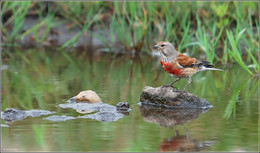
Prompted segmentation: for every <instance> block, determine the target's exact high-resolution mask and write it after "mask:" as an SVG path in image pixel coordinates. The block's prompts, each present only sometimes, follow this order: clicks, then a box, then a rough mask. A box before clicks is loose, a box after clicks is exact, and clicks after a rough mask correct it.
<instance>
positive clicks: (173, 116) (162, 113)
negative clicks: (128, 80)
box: [140, 104, 211, 152]
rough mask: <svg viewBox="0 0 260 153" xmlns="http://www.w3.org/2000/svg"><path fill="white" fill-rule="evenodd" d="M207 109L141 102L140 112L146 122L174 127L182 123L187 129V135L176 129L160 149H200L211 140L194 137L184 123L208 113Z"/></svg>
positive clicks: (161, 144)
mask: <svg viewBox="0 0 260 153" xmlns="http://www.w3.org/2000/svg"><path fill="white" fill-rule="evenodd" d="M208 110H209V108H207V109H176V108H167V107H162V106H155V105H149V104H140V112H141V115H142V117H143V120H144V121H145V122H150V123H155V124H158V125H160V126H162V127H166V128H172V127H173V126H176V125H181V126H182V128H183V129H184V130H185V135H180V134H179V131H178V130H176V131H175V136H171V137H168V138H166V139H164V141H163V142H161V143H160V145H159V149H158V150H159V151H162V152H164V151H184V152H187V151H200V150H202V149H203V148H205V147H207V146H209V145H210V144H211V142H209V141H205V142H200V141H198V140H196V139H192V138H190V136H189V132H188V130H187V129H185V127H184V123H187V122H189V121H192V120H195V119H196V118H198V116H199V114H200V113H206V112H207V111H208Z"/></svg>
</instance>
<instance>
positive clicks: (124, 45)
mask: <svg viewBox="0 0 260 153" xmlns="http://www.w3.org/2000/svg"><path fill="white" fill-rule="evenodd" d="M258 12H259V8H258V2H238V1H234V2H101V1H98V2H36V1H34V2H11V1H4V2H2V1H1V21H2V22H1V32H2V36H1V47H2V63H1V64H2V66H1V75H2V76H1V81H2V84H1V95H2V96H1V105H2V107H1V111H3V110H5V109H6V108H17V109H21V110H30V109H46V110H51V111H56V112H57V114H58V115H68V116H74V117H76V116H79V115H80V114H79V113H78V112H76V111H74V110H71V109H61V108H60V107H58V106H57V105H58V104H61V103H66V100H68V99H69V98H71V97H73V96H75V95H77V94H78V93H79V92H80V91H82V90H88V89H92V90H94V91H95V92H97V93H98V95H99V96H100V97H101V99H102V100H103V102H104V103H108V104H111V105H116V104H117V103H118V102H120V101H127V102H128V103H129V104H130V107H131V108H132V111H131V112H130V114H129V116H125V117H124V118H122V119H120V120H119V121H117V122H111V123H105V122H99V121H95V120H91V119H77V120H70V121H66V122H51V121H47V120H43V119H42V118H41V117H39V118H26V119H24V120H22V121H15V122H13V123H10V124H8V125H9V127H1V131H2V140H3V141H2V146H3V148H6V149H10V150H12V149H13V151H17V150H18V151H158V148H159V147H160V145H161V143H162V142H163V141H165V140H169V139H171V138H172V137H174V135H175V134H176V132H174V131H175V129H177V130H179V131H180V133H181V134H182V135H184V133H185V131H184V130H183V128H181V126H176V127H173V128H171V129H168V128H164V127H161V126H159V125H157V124H155V123H149V122H145V121H144V119H143V118H142V116H141V114H140V110H139V105H138V104H137V103H138V102H139V100H140V93H141V91H142V89H143V88H144V86H153V87H158V86H162V85H164V84H168V83H170V82H171V81H173V78H171V77H170V76H169V75H168V74H167V73H166V72H164V71H163V69H162V68H161V66H160V62H159V60H160V59H159V58H158V56H153V55H154V52H153V49H152V46H154V44H156V43H158V42H159V41H162V40H166V41H170V42H172V43H173V44H174V45H175V47H176V48H177V49H178V50H179V51H180V52H182V53H186V54H188V55H189V56H193V57H195V58H198V59H202V60H208V61H210V62H211V63H213V64H214V65H215V66H216V67H217V68H221V69H224V72H216V71H210V72H201V73H198V74H196V75H194V76H193V81H192V83H191V84H190V85H189V87H188V88H187V91H188V92H190V93H192V94H195V95H197V96H199V97H201V98H205V99H206V100H208V101H209V102H210V103H211V104H212V105H213V106H214V107H213V108H211V109H210V110H209V111H208V112H207V113H205V114H200V115H199V117H198V118H197V119H195V120H192V121H190V122H188V123H186V124H185V127H186V129H187V130H188V131H189V133H190V139H194V141H197V142H201V143H206V144H208V147H205V148H200V150H202V151H259V131H258V129H259V110H258V106H259V104H258V99H259V94H258V93H259V78H258V76H259V72H258V70H259V64H258V58H259V44H258V42H259V15H258ZM186 83H187V80H186V79H182V80H181V81H179V82H178V83H177V84H176V86H177V87H178V89H182V88H183V87H184V85H185V84H186ZM1 123H2V124H7V123H5V122H4V121H3V120H1ZM193 149H194V148H193ZM173 151H174V150H173ZM192 151H194V150H192ZM195 151H196V150H195Z"/></svg>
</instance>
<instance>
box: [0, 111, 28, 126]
mask: <svg viewBox="0 0 260 153" xmlns="http://www.w3.org/2000/svg"><path fill="white" fill-rule="evenodd" d="M26 117H27V116H26V113H25V112H24V111H21V110H18V109H15V108H6V109H5V111H4V112H1V118H2V119H3V120H4V121H5V122H7V123H8V122H13V121H16V120H23V119H25V118H26Z"/></svg>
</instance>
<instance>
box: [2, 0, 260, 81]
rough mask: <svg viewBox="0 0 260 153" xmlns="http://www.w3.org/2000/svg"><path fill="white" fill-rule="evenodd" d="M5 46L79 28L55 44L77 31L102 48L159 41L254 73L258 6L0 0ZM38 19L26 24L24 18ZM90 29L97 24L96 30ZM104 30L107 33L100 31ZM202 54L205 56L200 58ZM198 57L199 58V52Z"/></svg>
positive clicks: (39, 41) (144, 46)
mask: <svg viewBox="0 0 260 153" xmlns="http://www.w3.org/2000/svg"><path fill="white" fill-rule="evenodd" d="M1 4H2V10H1V13H2V16H1V20H2V22H1V24H2V26H1V30H2V32H3V36H4V37H3V38H4V39H3V42H2V45H3V46H17V45H19V41H20V40H21V39H22V38H23V37H26V36H30V35H32V36H33V38H34V39H33V41H34V42H33V43H34V44H35V45H44V44H46V43H47V44H48V41H49V40H48V37H47V36H48V35H49V34H50V31H51V30H52V29H53V28H55V27H56V28H57V27H59V26H68V29H73V28H77V27H78V28H80V29H81V30H80V31H79V32H78V33H76V34H75V35H72V36H71V38H70V39H69V40H68V41H67V42H65V43H64V44H62V45H61V46H57V47H58V48H59V50H63V49H65V48H72V47H73V46H75V44H76V43H77V41H78V40H79V38H80V37H81V36H83V35H84V36H86V35H90V36H93V37H95V38H97V39H99V40H100V41H101V42H102V43H103V44H104V46H105V48H104V50H108V51H120V52H126V53H127V52H130V53H140V52H148V53H149V52H150V51H152V46H153V45H154V44H156V43H157V42H159V41H162V40H166V41H170V42H172V43H173V44H174V45H175V46H176V48H177V49H178V50H179V51H181V52H186V53H188V54H189V55H190V56H194V57H196V58H203V59H207V60H208V61H210V62H212V63H221V64H222V65H232V64H233V63H237V64H238V65H240V66H241V68H242V69H244V70H245V71H246V72H248V74H250V75H252V76H255V75H258V70H259V64H258V62H257V59H258V52H259V46H258V40H259V35H258V34H259V21H258V20H259V18H258V12H259V8H258V7H257V6H258V3H257V2H130V1H129V2H126V1H125V2H50V3H46V2H10V1H9V2H3V3H1ZM32 14H33V15H34V16H36V18H38V19H40V21H39V22H36V23H35V24H34V25H31V27H30V28H29V29H24V28H23V24H24V21H25V19H26V17H29V16H32ZM93 29H97V31H99V32H98V33H97V32H94V30H93ZM104 31H105V32H104ZM203 55H205V57H203ZM201 56H202V57H201Z"/></svg>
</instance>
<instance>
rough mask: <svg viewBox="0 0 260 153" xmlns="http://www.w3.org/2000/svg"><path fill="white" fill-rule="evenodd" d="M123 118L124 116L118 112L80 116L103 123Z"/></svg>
mask: <svg viewBox="0 0 260 153" xmlns="http://www.w3.org/2000/svg"><path fill="white" fill-rule="evenodd" d="M123 117H124V115H123V114H121V113H117V112H97V113H95V114H90V115H85V116H79V118H90V119H93V120H97V121H101V122H113V121H117V120H119V119H120V118H123Z"/></svg>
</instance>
